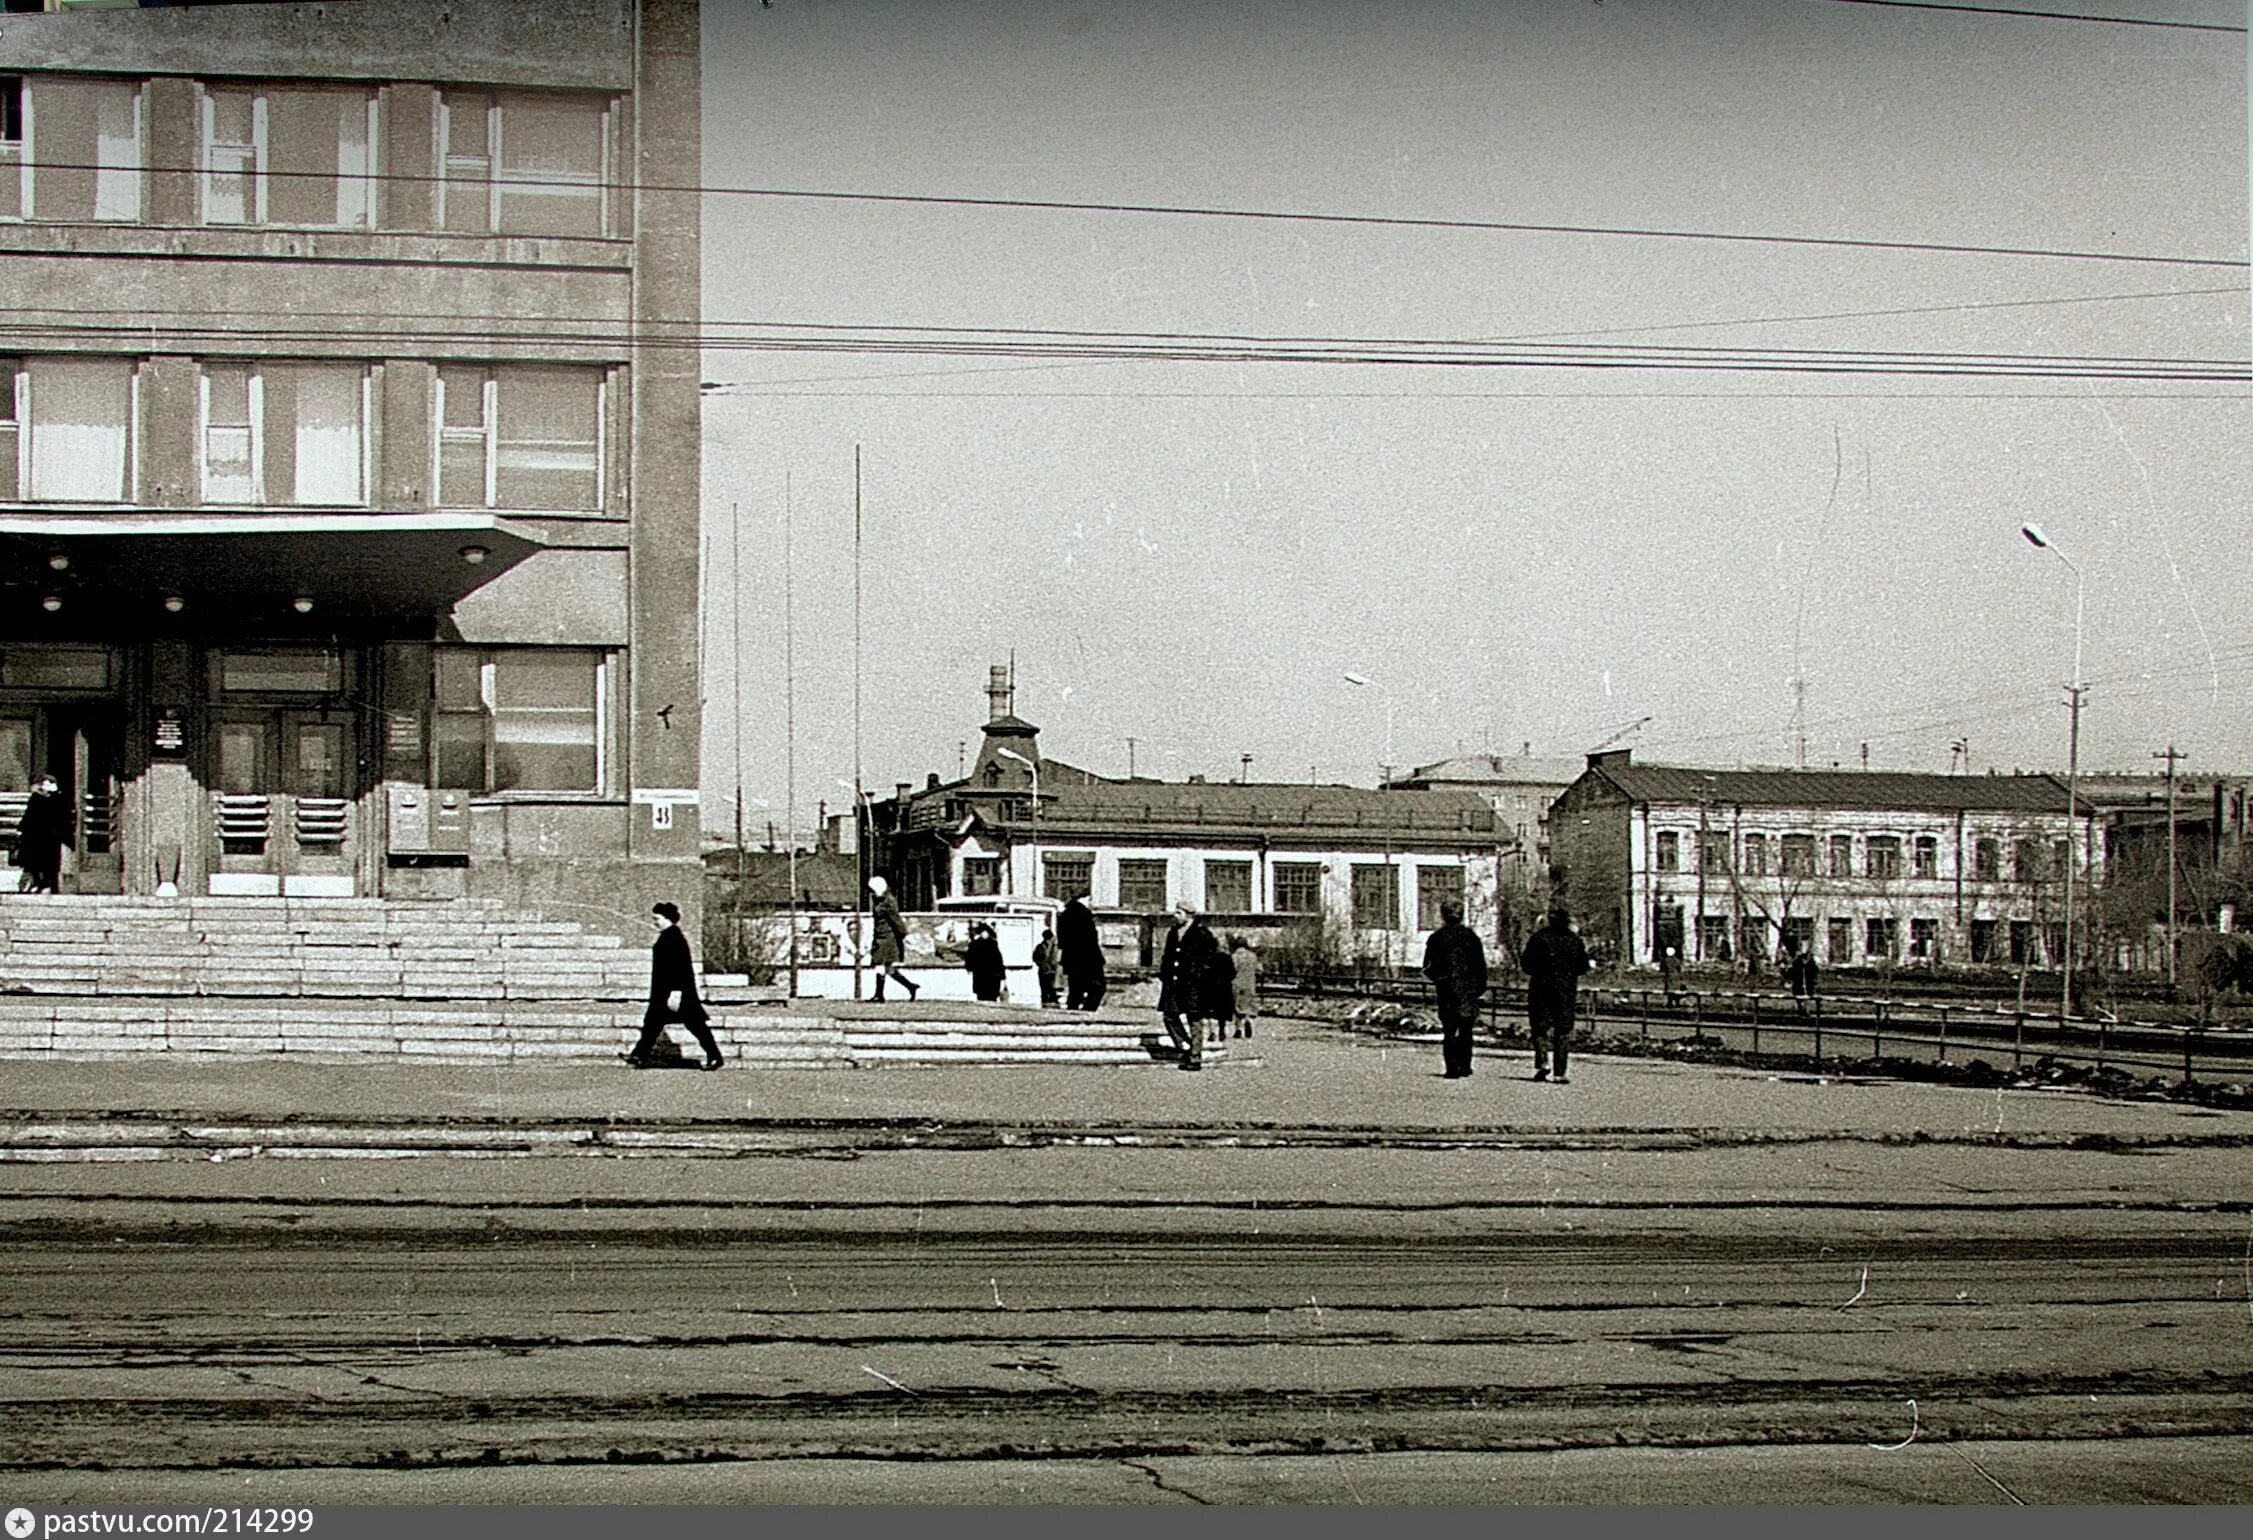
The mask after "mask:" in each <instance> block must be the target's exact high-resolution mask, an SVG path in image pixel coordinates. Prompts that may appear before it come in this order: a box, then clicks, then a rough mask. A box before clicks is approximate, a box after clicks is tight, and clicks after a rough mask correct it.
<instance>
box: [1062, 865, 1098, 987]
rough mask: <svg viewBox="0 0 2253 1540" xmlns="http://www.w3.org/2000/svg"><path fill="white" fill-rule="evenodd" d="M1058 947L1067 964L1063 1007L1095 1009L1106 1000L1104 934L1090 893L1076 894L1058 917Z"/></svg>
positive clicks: (1065, 967) (1065, 965)
mask: <svg viewBox="0 0 2253 1540" xmlns="http://www.w3.org/2000/svg"><path fill="white" fill-rule="evenodd" d="M1056 950H1057V953H1058V955H1059V957H1060V958H1061V960H1062V962H1063V964H1064V982H1065V993H1064V1008H1065V1009H1066V1010H1071V1011H1092V1010H1094V1009H1095V1008H1096V1007H1097V1006H1099V1005H1101V1004H1102V1003H1103V990H1104V980H1103V937H1102V935H1101V934H1100V933H1099V932H1097V930H1096V928H1095V911H1094V910H1092V909H1090V908H1088V906H1087V895H1086V894H1085V893H1081V894H1078V895H1076V896H1075V897H1074V898H1073V899H1072V901H1071V902H1070V903H1068V904H1066V905H1065V906H1064V912H1063V913H1062V914H1060V915H1058V916H1057V917H1056Z"/></svg>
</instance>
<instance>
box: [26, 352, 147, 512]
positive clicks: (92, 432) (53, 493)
mask: <svg viewBox="0 0 2253 1540" xmlns="http://www.w3.org/2000/svg"><path fill="white" fill-rule="evenodd" d="M135 398H136V389H135V379H134V370H133V364H132V363H131V361H129V360H127V359H122V358H34V359H31V360H29V361H28V362H27V363H26V365H25V366H24V367H23V368H22V369H21V370H19V371H18V372H17V374H16V420H17V421H18V422H20V423H22V424H24V425H25V426H26V427H27V428H28V432H29V438H30V444H29V446H28V447H29V451H30V452H29V453H28V454H26V455H24V456H23V459H24V462H25V464H26V465H27V466H28V468H29V470H30V472H31V478H30V479H31V485H30V488H29V490H28V495H29V496H30V497H31V498H32V499H33V500H35V501H39V502H63V503H122V502H125V501H127V500H129V499H130V498H131V497H132V495H133V425H134V415H135V414H134V405H135Z"/></svg>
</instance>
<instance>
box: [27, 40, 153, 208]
mask: <svg viewBox="0 0 2253 1540" xmlns="http://www.w3.org/2000/svg"><path fill="white" fill-rule="evenodd" d="M22 92H23V96H22V101H23V112H22V119H23V123H22V126H23V129H24V140H23V146H24V147H23V151H22V156H23V158H24V159H26V160H28V161H29V162H30V163H31V183H30V186H29V188H28V189H27V190H19V192H18V197H19V198H21V197H23V196H25V193H26V191H27V192H28V197H29V207H28V208H26V209H24V213H25V214H27V215H28V216H29V217H31V218H34V219H47V220H104V221H109V220H118V221H129V220H135V219H139V218H140V217H141V86H140V82H138V81H133V80H102V79H96V78H94V77H92V76H86V75H31V76H26V77H24V86H23V88H22Z"/></svg>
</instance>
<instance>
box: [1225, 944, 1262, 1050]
mask: <svg viewBox="0 0 2253 1540" xmlns="http://www.w3.org/2000/svg"><path fill="white" fill-rule="evenodd" d="M1228 958H1229V961H1231V962H1233V963H1234V964H1236V978H1235V980H1234V984H1233V988H1234V990H1235V993H1236V1035H1237V1036H1238V1037H1250V1036H1251V1035H1252V1018H1253V1017H1254V1016H1257V1015H1258V1014H1259V948H1258V947H1256V946H1254V945H1252V943H1251V942H1249V941H1247V940H1245V939H1244V938H1243V937H1242V936H1238V937H1236V938H1235V939H1233V940H1232V941H1230V942H1229V943H1228Z"/></svg>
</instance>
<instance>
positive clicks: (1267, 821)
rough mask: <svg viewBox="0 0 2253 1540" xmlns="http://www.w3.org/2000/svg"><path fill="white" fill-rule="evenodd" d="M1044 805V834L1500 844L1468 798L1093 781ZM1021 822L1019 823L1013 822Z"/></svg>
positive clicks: (1479, 803)
mask: <svg viewBox="0 0 2253 1540" xmlns="http://www.w3.org/2000/svg"><path fill="white" fill-rule="evenodd" d="M1043 792H1044V795H1043V796H1042V798H1041V810H1040V822H1041V827H1042V829H1043V830H1051V829H1053V830H1055V831H1057V832H1058V833H1059V834H1061V833H1063V832H1064V831H1066V830H1068V829H1086V830H1105V829H1118V830H1122V831H1125V830H1154V829H1159V828H1166V829H1176V830H1212V829H1220V828H1235V829H1248V830H1285V829H1289V830H1335V831H1338V832H1340V833H1348V832H1355V831H1358V832H1363V833H1394V834H1402V835H1410V834H1425V835H1430V836H1433V837H1440V836H1453V835H1464V834H1467V835H1469V836H1471V837H1473V838H1476V839H1479V840H1488V839H1492V838H1494V837H1495V834H1496V826H1495V819H1494V810H1493V808H1492V807H1491V806H1489V805H1488V803H1487V800H1486V799H1485V798H1484V797H1482V796H1480V795H1478V794H1477V793H1476V792H1469V791H1378V790H1375V789H1373V788H1369V787H1362V786H1309V785H1301V784H1295V783H1292V782H1287V781H1279V782H1260V781H1253V782H1248V783H1247V782H1240V781H1141V780H1137V781H1096V782H1090V783H1088V784H1085V785H1079V786H1066V787H1060V788H1058V789H1057V791H1056V792H1055V793H1054V794H1053V795H1048V794H1046V787H1045V785H1044V787H1043ZM1011 821H1012V822H1017V821H1018V820H1011Z"/></svg>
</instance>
